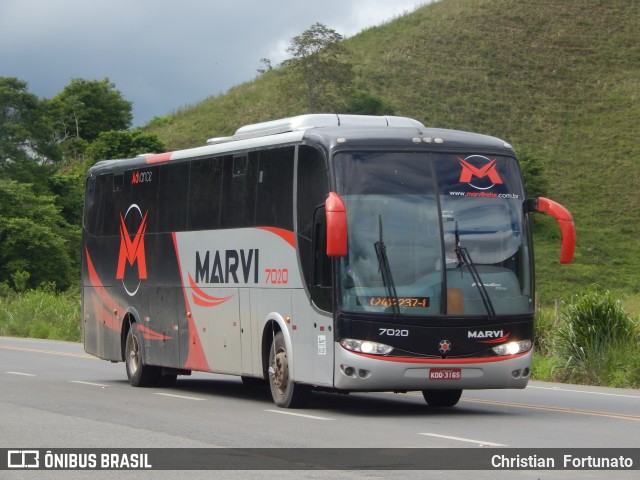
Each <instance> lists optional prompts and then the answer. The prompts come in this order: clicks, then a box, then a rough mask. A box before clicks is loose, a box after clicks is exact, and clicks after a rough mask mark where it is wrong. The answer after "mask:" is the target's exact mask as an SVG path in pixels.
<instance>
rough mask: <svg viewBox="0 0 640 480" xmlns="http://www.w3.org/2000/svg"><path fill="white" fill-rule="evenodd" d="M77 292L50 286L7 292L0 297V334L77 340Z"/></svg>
mask: <svg viewBox="0 0 640 480" xmlns="http://www.w3.org/2000/svg"><path fill="white" fill-rule="evenodd" d="M80 318H81V315H80V295H79V293H78V292H77V291H75V290H69V291H68V292H63V293H57V292H55V291H52V290H50V289H40V290H28V291H26V292H23V293H20V294H18V293H10V294H9V295H7V296H6V297H4V298H2V299H0V335H2V336H14V337H31V338H47V339H52V340H68V341H73V342H78V341H80V340H81V338H82V333H81V328H82V326H81V323H80Z"/></svg>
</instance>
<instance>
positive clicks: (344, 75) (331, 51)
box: [282, 23, 353, 113]
mask: <svg viewBox="0 0 640 480" xmlns="http://www.w3.org/2000/svg"><path fill="white" fill-rule="evenodd" d="M343 38H344V37H343V36H342V35H340V34H339V33H337V32H336V31H335V30H332V29H330V28H327V27H326V26H325V25H323V24H321V23H315V24H313V25H312V26H311V27H310V28H309V29H308V30H306V31H304V32H303V33H302V34H301V35H298V36H297V37H294V38H293V39H292V40H291V45H290V46H289V48H287V52H289V53H290V54H291V55H292V58H290V59H289V60H285V61H284V62H283V63H282V65H283V66H284V67H288V69H289V71H290V72H291V74H292V75H293V76H294V78H295V79H296V80H298V81H297V82H295V83H294V85H295V86H298V87H299V88H300V90H301V91H302V92H303V93H302V94H303V96H304V97H305V98H306V101H307V102H306V103H307V109H308V111H309V112H310V113H311V112H314V111H318V110H322V109H323V108H328V109H330V108H331V107H332V106H334V105H335V104H336V101H337V99H338V98H339V96H340V95H344V93H345V92H346V91H348V89H349V87H350V84H351V80H352V78H353V71H352V66H351V64H350V63H349V62H347V61H346V60H345V57H346V55H347V51H346V49H345V48H344V47H343V46H342V44H341V43H340V42H341V41H342V40H343Z"/></svg>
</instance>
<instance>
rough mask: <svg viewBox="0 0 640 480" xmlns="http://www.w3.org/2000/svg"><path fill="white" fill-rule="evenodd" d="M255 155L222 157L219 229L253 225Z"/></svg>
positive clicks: (256, 162) (256, 163) (256, 164)
mask: <svg viewBox="0 0 640 480" xmlns="http://www.w3.org/2000/svg"><path fill="white" fill-rule="evenodd" d="M257 160H258V159H257V154H256V153H252V154H250V155H249V156H247V155H235V156H227V157H224V166H223V180H222V214H221V215H220V228H242V227H250V226H252V225H253V216H254V212H255V201H256V170H257V166H258V161H257Z"/></svg>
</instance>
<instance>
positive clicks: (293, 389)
mask: <svg viewBox="0 0 640 480" xmlns="http://www.w3.org/2000/svg"><path fill="white" fill-rule="evenodd" d="M269 387H270V388H271V396H272V397H273V401H274V402H275V404H276V405H277V406H278V407H282V408H302V407H304V406H305V405H306V404H307V402H308V400H309V394H310V392H311V390H310V389H309V387H308V386H307V385H300V384H296V383H295V382H294V381H293V379H292V378H291V376H290V375H289V358H288V356H287V346H286V344H285V342H284V336H283V335H282V332H278V333H277V334H276V336H275V338H274V339H273V345H271V350H270V352H269Z"/></svg>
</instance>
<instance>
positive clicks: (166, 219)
mask: <svg viewBox="0 0 640 480" xmlns="http://www.w3.org/2000/svg"><path fill="white" fill-rule="evenodd" d="M188 207H189V164H188V163H175V164H171V163H168V164H164V165H162V166H161V168H160V196H159V198H158V209H157V217H158V231H159V232H178V231H181V230H186V228H187V210H188Z"/></svg>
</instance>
